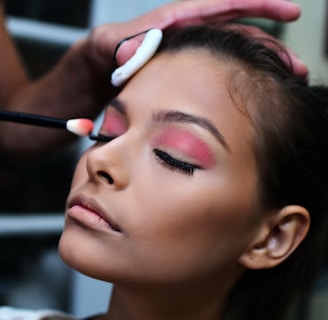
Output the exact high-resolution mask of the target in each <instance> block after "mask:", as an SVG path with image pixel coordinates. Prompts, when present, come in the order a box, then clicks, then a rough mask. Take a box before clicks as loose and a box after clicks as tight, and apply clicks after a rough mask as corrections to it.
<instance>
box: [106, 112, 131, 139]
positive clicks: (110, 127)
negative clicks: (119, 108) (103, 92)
mask: <svg viewBox="0 0 328 320" xmlns="http://www.w3.org/2000/svg"><path fill="white" fill-rule="evenodd" d="M101 131H104V133H111V134H115V135H120V134H123V133H124V132H125V131H126V122H125V120H123V119H122V117H121V116H118V115H117V114H115V112H106V114H105V116H104V120H103V123H102V125H101Z"/></svg>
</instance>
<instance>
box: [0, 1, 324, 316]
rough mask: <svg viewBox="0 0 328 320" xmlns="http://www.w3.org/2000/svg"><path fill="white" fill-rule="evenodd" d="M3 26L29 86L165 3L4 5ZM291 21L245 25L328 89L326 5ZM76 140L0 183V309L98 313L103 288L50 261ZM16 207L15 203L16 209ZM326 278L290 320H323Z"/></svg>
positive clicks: (105, 294)
mask: <svg viewBox="0 0 328 320" xmlns="http://www.w3.org/2000/svg"><path fill="white" fill-rule="evenodd" d="M4 2H5V5H6V12H7V26H8V29H9V31H10V33H11V34H12V36H13V37H14V39H15V43H16V45H17V48H18V49H19V51H20V53H21V56H22V59H23V61H24V63H25V65H26V69H27V70H28V72H29V74H30V76H31V78H36V77H39V76H40V75H42V74H43V73H45V72H47V71H48V70H49V69H50V68H51V67H52V66H53V65H54V64H55V63H56V62H57V61H58V59H60V57H61V55H62V54H63V53H64V52H65V50H66V49H67V48H68V47H69V46H70V45H71V44H72V43H74V42H76V41H77V40H78V39H80V38H82V37H83V36H85V35H87V34H88V33H89V31H90V30H91V29H92V28H93V27H94V26H97V25H99V24H102V23H106V22H118V21H124V20H128V19H131V18H133V17H135V16H138V15H140V14H142V13H144V12H146V11H149V10H151V9H153V8H154V7H156V6H159V5H161V4H164V3H167V2H173V0H172V1H167V0H166V1H165V0H161V1H160V0H157V1H153V0H139V1H134V0H120V1H111V0H57V1H46V0H6V1H4ZM294 2H296V3H298V4H299V5H300V6H301V8H302V12H303V13H302V17H301V19H300V20H299V21H297V22H294V23H291V24H287V25H283V24H280V23H276V22H271V21H266V20H263V19H255V20H254V19H253V20H247V21H246V22H247V23H252V24H255V25H258V26H260V27H262V28H263V29H265V30H266V31H268V32H270V33H272V34H273V35H275V36H277V37H279V38H280V39H282V40H283V41H284V42H285V43H286V44H287V45H288V46H289V47H291V48H292V49H293V50H295V51H296V53H297V54H298V55H299V56H300V57H301V59H302V60H303V61H304V62H305V63H306V64H307V65H308V66H309V69H310V81H311V82H312V83H316V82H319V83H325V84H326V85H328V1H327V0H312V1H308V0H295V1H294ZM88 145H89V142H88V141H87V140H84V139H81V140H80V141H78V142H77V143H75V144H74V145H72V146H70V147H68V148H67V149H65V150H63V151H62V152H61V153H60V154H56V155H55V156H54V155H52V156H49V158H46V159H40V161H36V162H35V163H34V164H33V165H30V166H28V167H22V168H15V171H14V172H11V173H10V180H9V179H8V181H2V182H1V183H0V194H1V196H0V199H1V201H0V252H1V257H0V305H11V306H15V307H21V308H33V309H34V308H54V309H60V310H63V311H67V312H69V313H72V314H74V315H75V316H77V317H82V316H87V315H90V314H94V313H98V312H101V311H104V310H105V309H106V307H107V304H108V298H109V296H110V292H111V286H110V285H108V284H105V283H102V282H100V281H96V280H93V279H90V278H87V277H85V276H82V275H81V274H79V273H77V272H75V271H72V270H70V269H69V268H68V267H66V266H65V265H64V264H63V263H62V262H61V260H60V258H59V257H58V254H57V243H58V239H59V235H60V232H61V230H62V227H63V221H64V211H63V208H64V203H65V197H66V195H67V192H68V189H69V185H70V179H71V175H72V173H73V169H74V166H75V162H76V159H77V157H78V155H79V154H80V153H81V152H82V151H83V150H84V149H85V148H86V147H87V146H88ZM17 199H19V201H17ZM327 292H328V277H327V276H326V274H325V273H323V274H322V276H321V277H320V279H319V281H318V284H317V286H316V288H315V290H314V292H311V293H309V297H305V298H304V303H302V304H301V305H302V308H301V309H300V308H297V310H296V311H294V314H296V316H293V317H294V318H293V319H297V320H301V319H304V320H313V319H314V320H321V319H322V320H323V319H328V310H327V309H328V308H327V307H326V305H327V304H328V293H327Z"/></svg>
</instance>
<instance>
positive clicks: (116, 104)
mask: <svg viewBox="0 0 328 320" xmlns="http://www.w3.org/2000/svg"><path fill="white" fill-rule="evenodd" d="M107 107H112V108H114V109H115V110H117V111H118V112H119V113H122V114H124V115H125V114H126V107H125V105H124V103H123V102H122V101H121V100H119V99H118V98H116V97H115V98H113V99H111V100H110V101H109V102H108V104H107Z"/></svg>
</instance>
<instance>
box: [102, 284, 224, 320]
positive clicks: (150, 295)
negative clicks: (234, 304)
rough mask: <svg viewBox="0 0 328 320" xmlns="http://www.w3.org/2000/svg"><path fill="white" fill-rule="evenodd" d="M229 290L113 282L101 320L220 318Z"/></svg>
mask: <svg viewBox="0 0 328 320" xmlns="http://www.w3.org/2000/svg"><path fill="white" fill-rule="evenodd" d="M229 291H230V290H227V288H225V289H224V290H223V289H222V286H220V285H218V286H215V288H213V287H212V288H208V287H206V288H199V286H195V287H194V288H188V289H181V288H177V287H175V288H167V289H163V288H162V287H161V288H151V289H150V288H147V289H145V288H140V287H138V288H131V287H126V286H122V285H115V286H114V289H113V292H112V297H111V303H110V308H109V310H108V312H107V314H106V315H105V316H104V320H105V319H106V320H122V319H124V320H135V319H170V320H174V319H188V320H193V319H195V320H196V319H197V320H199V319H202V320H213V319H215V320H221V319H222V318H223V317H222V310H223V308H224V302H225V301H226V297H227V294H228V292H229Z"/></svg>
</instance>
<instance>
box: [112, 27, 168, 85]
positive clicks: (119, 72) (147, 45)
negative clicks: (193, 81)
mask: <svg viewBox="0 0 328 320" xmlns="http://www.w3.org/2000/svg"><path fill="white" fill-rule="evenodd" d="M162 38H163V32H162V30H160V29H150V30H149V31H147V33H146V35H145V38H144V39H143V41H142V42H141V45H140V47H138V49H137V51H136V52H135V54H134V55H133V56H132V57H131V58H130V59H129V60H128V61H127V62H126V63H125V64H123V65H122V66H120V67H119V68H117V69H116V70H114V72H113V73H112V76H111V82H112V85H113V86H115V87H119V86H121V85H122V84H123V83H124V82H125V81H127V80H128V79H129V78H131V77H132V76H133V75H134V74H135V73H136V72H137V71H138V70H139V69H140V68H142V67H143V66H144V65H145V64H146V63H147V62H148V61H149V60H150V59H151V58H152V56H153V55H154V54H155V52H156V50H157V49H158V47H159V45H160V43H161V41H162Z"/></svg>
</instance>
